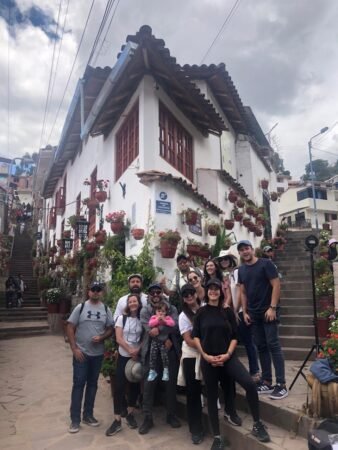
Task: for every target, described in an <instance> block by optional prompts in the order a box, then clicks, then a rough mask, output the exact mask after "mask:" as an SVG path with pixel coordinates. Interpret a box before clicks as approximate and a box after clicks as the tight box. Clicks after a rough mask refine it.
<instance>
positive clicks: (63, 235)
mask: <svg viewBox="0 0 338 450" xmlns="http://www.w3.org/2000/svg"><path fill="white" fill-rule="evenodd" d="M70 235H71V231H70V230H64V231H63V233H62V237H63V238H64V239H69V238H70Z"/></svg>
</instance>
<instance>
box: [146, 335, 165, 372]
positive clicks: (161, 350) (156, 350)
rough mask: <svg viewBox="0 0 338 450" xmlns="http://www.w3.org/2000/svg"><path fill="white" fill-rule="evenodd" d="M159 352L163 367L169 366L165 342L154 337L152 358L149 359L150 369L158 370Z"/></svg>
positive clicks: (151, 349)
mask: <svg viewBox="0 0 338 450" xmlns="http://www.w3.org/2000/svg"><path fill="white" fill-rule="evenodd" d="M159 354H160V355H161V359H162V366H163V368H164V367H166V368H168V366H169V359H168V350H167V349H166V348H165V345H164V342H163V341H159V340H158V339H152V340H151V343H150V359H149V365H150V369H152V370H156V361H157V357H158V355H159Z"/></svg>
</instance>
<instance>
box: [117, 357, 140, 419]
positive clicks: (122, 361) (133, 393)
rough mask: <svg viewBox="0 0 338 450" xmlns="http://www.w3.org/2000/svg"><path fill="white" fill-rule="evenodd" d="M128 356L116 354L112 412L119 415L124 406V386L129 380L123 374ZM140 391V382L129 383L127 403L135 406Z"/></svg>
mask: <svg viewBox="0 0 338 450" xmlns="http://www.w3.org/2000/svg"><path fill="white" fill-rule="evenodd" d="M129 360H130V358H128V357H126V356H121V355H120V354H119V355H118V358H117V362H116V374H115V385H114V413H115V414H117V415H120V414H121V412H122V411H123V410H124V409H125V406H126V386H127V383H129V381H128V380H127V378H126V375H125V371H124V370H125V367H126V364H127V362H128V361H129ZM139 393H140V383H129V392H128V402H127V405H128V406H130V407H135V405H136V401H137V397H138V395H139Z"/></svg>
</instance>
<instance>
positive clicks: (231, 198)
mask: <svg viewBox="0 0 338 450" xmlns="http://www.w3.org/2000/svg"><path fill="white" fill-rule="evenodd" d="M228 200H229V202H231V203H235V202H237V200H238V195H237V194H236V192H235V191H230V192H229V195H228Z"/></svg>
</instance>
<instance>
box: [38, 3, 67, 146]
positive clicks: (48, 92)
mask: <svg viewBox="0 0 338 450" xmlns="http://www.w3.org/2000/svg"><path fill="white" fill-rule="evenodd" d="M61 6H62V0H60V2H59V12H58V17H57V22H56V30H55V39H54V45H53V55H52V63H51V66H50V72H49V80H48V88H47V97H46V103H45V111H44V113H43V121H42V129H41V136H40V144H39V148H41V144H42V140H43V136H44V134H45V128H46V117H47V111H48V106H49V101H50V89H51V83H52V78H53V70H54V60H55V48H56V41H57V35H58V30H59V20H60V14H61Z"/></svg>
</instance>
